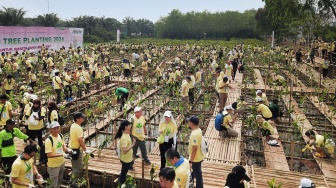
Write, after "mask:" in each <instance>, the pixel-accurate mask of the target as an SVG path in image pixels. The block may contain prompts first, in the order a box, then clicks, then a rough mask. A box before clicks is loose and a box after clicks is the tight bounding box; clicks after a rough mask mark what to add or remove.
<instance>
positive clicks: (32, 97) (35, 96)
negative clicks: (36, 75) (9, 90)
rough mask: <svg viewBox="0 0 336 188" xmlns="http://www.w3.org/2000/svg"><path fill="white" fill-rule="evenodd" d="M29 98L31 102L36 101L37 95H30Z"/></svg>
mask: <svg viewBox="0 0 336 188" xmlns="http://www.w3.org/2000/svg"><path fill="white" fill-rule="evenodd" d="M29 97H30V99H31V100H35V99H37V95H35V94H30V96H29Z"/></svg>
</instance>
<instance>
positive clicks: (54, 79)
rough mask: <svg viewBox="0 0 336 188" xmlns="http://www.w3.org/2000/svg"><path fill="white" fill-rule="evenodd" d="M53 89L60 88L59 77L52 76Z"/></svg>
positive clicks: (60, 81)
mask: <svg viewBox="0 0 336 188" xmlns="http://www.w3.org/2000/svg"><path fill="white" fill-rule="evenodd" d="M53 84H54V89H61V84H62V80H61V78H60V77H58V76H55V77H54V78H53Z"/></svg>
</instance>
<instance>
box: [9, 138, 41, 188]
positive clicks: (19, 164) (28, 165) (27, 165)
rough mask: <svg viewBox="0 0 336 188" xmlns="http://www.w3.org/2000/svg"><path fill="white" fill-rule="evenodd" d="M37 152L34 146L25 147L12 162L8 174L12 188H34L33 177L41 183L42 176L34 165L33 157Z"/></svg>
mask: <svg viewBox="0 0 336 188" xmlns="http://www.w3.org/2000/svg"><path fill="white" fill-rule="evenodd" d="M37 152H38V149H37V146H36V145H35V144H30V145H27V146H26V147H25V148H24V150H23V152H22V153H21V155H20V156H19V157H17V158H16V160H15V161H14V163H13V165H12V171H11V173H10V174H11V181H12V185H13V188H27V187H28V188H34V187H35V185H34V176H35V177H36V178H37V179H40V180H42V181H43V177H42V175H41V174H40V173H39V172H38V170H37V168H36V165H35V164H34V156H35V154H36V153H37Z"/></svg>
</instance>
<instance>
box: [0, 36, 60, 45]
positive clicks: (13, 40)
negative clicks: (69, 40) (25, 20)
mask: <svg viewBox="0 0 336 188" xmlns="http://www.w3.org/2000/svg"><path fill="white" fill-rule="evenodd" d="M2 42H3V44H22V43H28V44H30V43H38V42H46V43H47V42H64V37H32V38H26V37H24V38H3V39H2Z"/></svg>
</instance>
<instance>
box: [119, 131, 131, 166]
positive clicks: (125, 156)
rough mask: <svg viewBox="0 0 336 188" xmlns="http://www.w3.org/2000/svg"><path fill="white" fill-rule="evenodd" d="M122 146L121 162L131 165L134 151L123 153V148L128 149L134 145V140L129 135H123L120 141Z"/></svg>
mask: <svg viewBox="0 0 336 188" xmlns="http://www.w3.org/2000/svg"><path fill="white" fill-rule="evenodd" d="M119 144H120V145H119V146H120V160H121V161H122V162H125V163H130V162H131V161H132V160H133V149H130V150H129V151H128V152H127V153H124V152H123V151H122V148H124V147H125V148H128V147H130V146H131V145H132V140H131V137H130V135H129V134H123V135H122V136H121V138H120V140H119Z"/></svg>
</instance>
